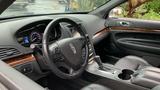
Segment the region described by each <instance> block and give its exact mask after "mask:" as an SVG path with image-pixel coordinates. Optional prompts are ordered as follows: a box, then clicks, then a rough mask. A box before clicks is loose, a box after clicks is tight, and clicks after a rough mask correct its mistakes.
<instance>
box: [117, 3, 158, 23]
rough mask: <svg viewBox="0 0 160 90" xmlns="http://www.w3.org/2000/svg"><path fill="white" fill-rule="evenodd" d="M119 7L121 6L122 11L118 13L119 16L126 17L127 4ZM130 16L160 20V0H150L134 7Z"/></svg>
mask: <svg viewBox="0 0 160 90" xmlns="http://www.w3.org/2000/svg"><path fill="white" fill-rule="evenodd" d="M120 7H121V8H123V10H124V13H122V15H119V17H127V13H128V10H127V8H128V7H127V4H126V3H125V4H122V5H121V6H120ZM132 18H139V19H145V20H160V0H150V1H149V2H147V3H144V4H142V5H141V6H139V7H138V8H136V9H135V11H134V13H133V15H132Z"/></svg>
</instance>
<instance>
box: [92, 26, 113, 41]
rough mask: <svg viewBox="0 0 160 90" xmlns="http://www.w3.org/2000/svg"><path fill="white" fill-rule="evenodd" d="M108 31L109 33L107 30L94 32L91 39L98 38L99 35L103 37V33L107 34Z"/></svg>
mask: <svg viewBox="0 0 160 90" xmlns="http://www.w3.org/2000/svg"><path fill="white" fill-rule="evenodd" d="M109 31H110V30H109V29H107V28H104V29H102V30H100V31H99V32H96V33H95V34H94V36H93V39H94V38H97V37H100V36H101V35H104V34H105V33H107V32H109Z"/></svg>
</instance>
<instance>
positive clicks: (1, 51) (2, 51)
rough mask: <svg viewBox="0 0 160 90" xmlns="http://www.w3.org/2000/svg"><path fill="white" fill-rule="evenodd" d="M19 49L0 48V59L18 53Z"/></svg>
mask: <svg viewBox="0 0 160 90" xmlns="http://www.w3.org/2000/svg"><path fill="white" fill-rule="evenodd" d="M19 54H20V51H18V50H17V49H15V48H0V59H4V58H8V57H12V56H16V55H19Z"/></svg>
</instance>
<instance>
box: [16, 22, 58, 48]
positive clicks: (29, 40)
mask: <svg viewBox="0 0 160 90" xmlns="http://www.w3.org/2000/svg"><path fill="white" fill-rule="evenodd" d="M48 23H49V22H43V23H38V24H33V25H32V24H31V25H27V26H25V27H24V28H22V29H23V30H19V31H18V32H17V35H16V37H17V41H18V43H20V44H21V45H22V46H24V47H30V46H31V45H32V44H41V43H42V38H43V33H44V30H45V28H46V26H47V25H48ZM60 37H61V31H60V28H59V27H56V28H54V30H52V32H51V36H50V41H54V40H56V39H58V38H60Z"/></svg>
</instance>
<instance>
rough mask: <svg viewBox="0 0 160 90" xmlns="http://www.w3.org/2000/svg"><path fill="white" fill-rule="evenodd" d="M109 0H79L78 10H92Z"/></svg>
mask: <svg viewBox="0 0 160 90" xmlns="http://www.w3.org/2000/svg"><path fill="white" fill-rule="evenodd" d="M107 1H108V0H77V2H78V5H79V8H78V9H77V11H91V10H94V9H95V8H97V7H99V6H101V5H103V4H105V3H106V2H107Z"/></svg>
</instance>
